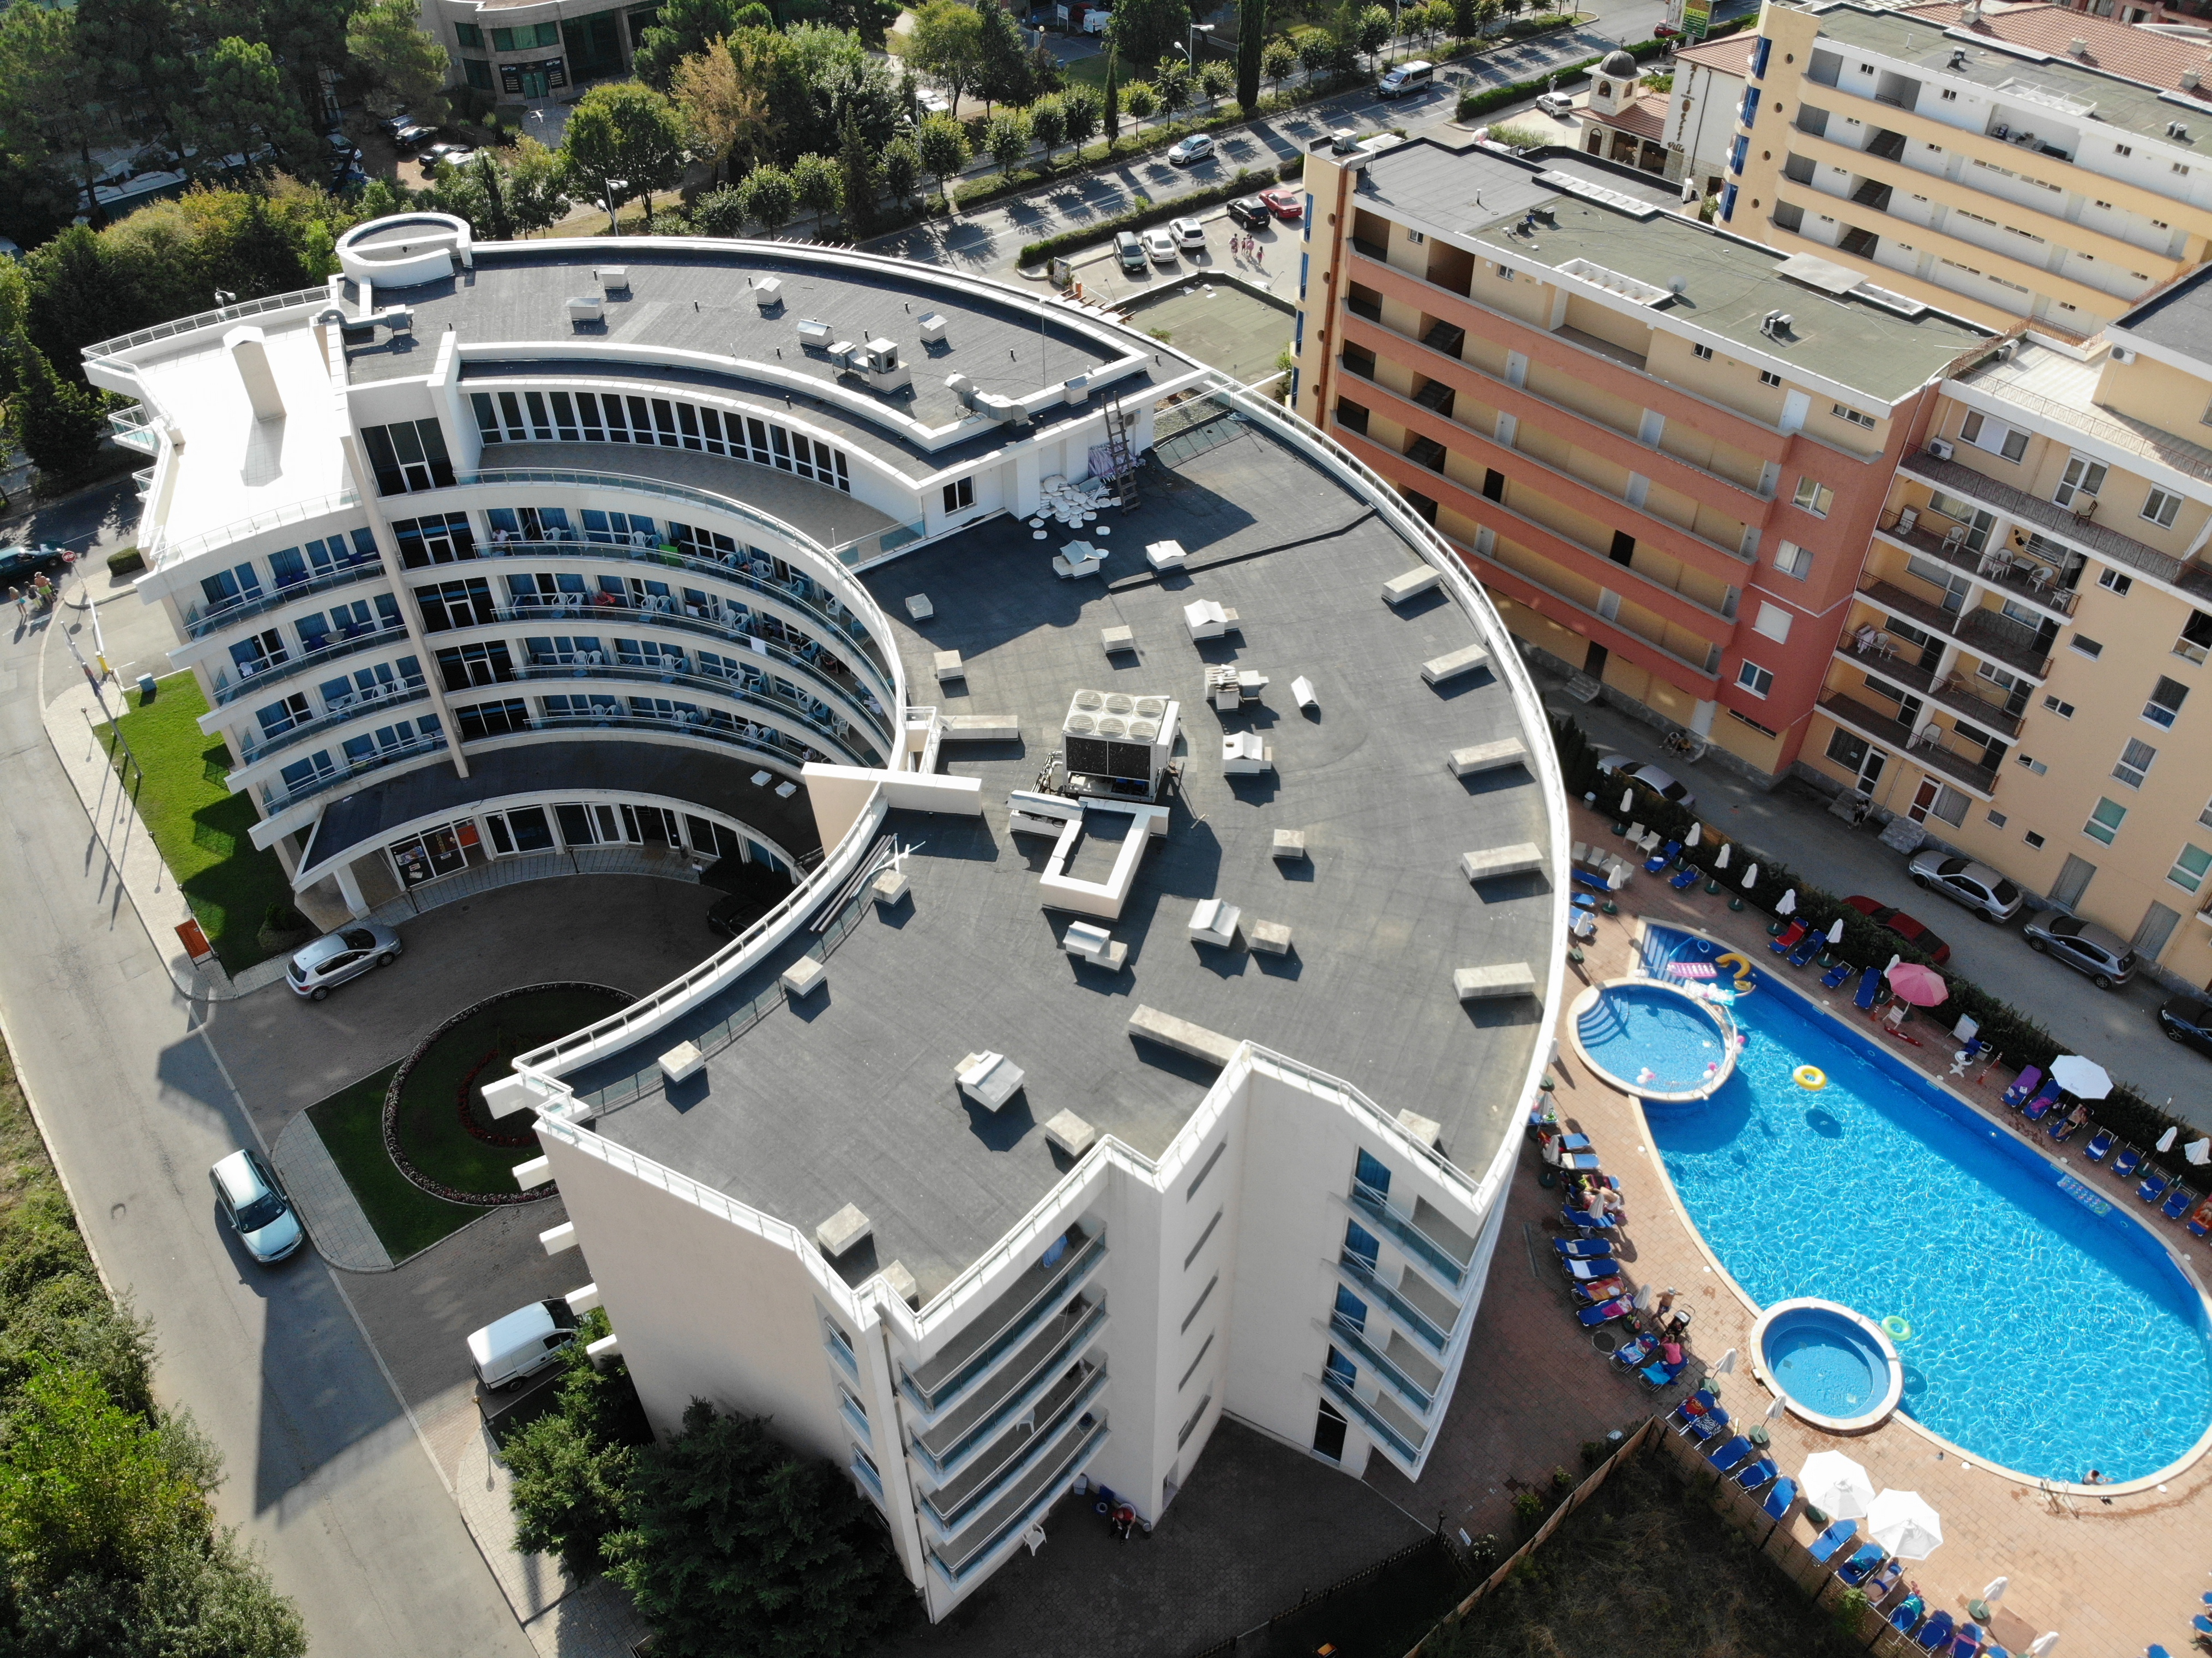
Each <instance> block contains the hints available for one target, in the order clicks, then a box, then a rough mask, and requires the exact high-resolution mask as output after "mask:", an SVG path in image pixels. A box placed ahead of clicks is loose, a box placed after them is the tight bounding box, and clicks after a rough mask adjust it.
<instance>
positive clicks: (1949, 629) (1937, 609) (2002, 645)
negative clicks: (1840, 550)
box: [1858, 576, 2051, 681]
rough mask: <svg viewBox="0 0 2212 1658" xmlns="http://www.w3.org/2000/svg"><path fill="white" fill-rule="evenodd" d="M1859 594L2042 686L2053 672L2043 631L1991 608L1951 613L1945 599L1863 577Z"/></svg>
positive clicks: (1907, 620)
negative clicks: (1944, 602) (1918, 593)
mask: <svg viewBox="0 0 2212 1658" xmlns="http://www.w3.org/2000/svg"><path fill="white" fill-rule="evenodd" d="M1858 591H1859V597H1860V598H1863V599H1864V600H1866V601H1867V602H1868V603H1869V604H1873V605H1875V606H1877V607H1879V608H1880V609H1881V610H1886V611H1887V612H1888V613H1889V614H1891V615H1893V616H1899V617H1901V618H1903V619H1904V620H1905V621H1906V622H1908V623H1911V624H1912V625H1913V626H1914V627H1916V628H1919V629H1925V630H1926V631H1928V632H1929V633H1932V634H1939V635H1942V636H1943V637H1944V638H1946V639H1949V640H1952V641H1954V642H1956V643H1957V644H1959V645H1961V646H1963V647H1966V649H1967V650H1969V651H1971V652H1972V653H1974V654H1975V655H1976V656H1979V657H1983V658H1985V659H1988V660H1990V661H1992V662H1996V663H2001V664H2002V665H2004V666H2005V667H2007V668H2008V669H2010V670H2011V671H2014V672H2015V673H2017V674H2021V675H2024V676H2026V677H2027V678H2030V679H2033V680H2038V681H2040V680H2042V679H2043V678H2045V677H2046V676H2048V675H2049V673H2050V672H2051V657H2050V654H2049V653H2048V652H2046V651H2045V649H2044V644H2045V641H2044V639H2043V637H2042V635H2040V634H2039V631H2038V630H2037V629H2033V628H2031V627H2029V626H2028V625H2027V623H2023V622H2016V621H2015V620H2014V619H2013V618H2012V617H2010V616H2006V615H2005V614H2003V612H2002V611H2000V610H1995V609H1993V608H1991V607H1990V606H1988V605H1978V606H1966V605H1962V606H1961V607H1960V609H1958V610H1950V609H1948V608H1946V606H1945V605H1944V604H1942V601H1941V600H1940V599H1929V598H1921V597H1920V596H1919V595H1917V594H1916V593H1911V592H1906V591H1905V589H1904V588H1903V587H1901V586H1899V585H1898V584H1897V583H1896V582H1893V581H1887V580H1882V579H1881V577H1879V576H1871V577H1863V578H1862V579H1861V580H1860V582H1859V589H1858Z"/></svg>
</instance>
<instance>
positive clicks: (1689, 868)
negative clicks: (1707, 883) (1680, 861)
mask: <svg viewBox="0 0 2212 1658" xmlns="http://www.w3.org/2000/svg"><path fill="white" fill-rule="evenodd" d="M1704 873H1705V871H1703V870H1701V869H1699V867H1698V866H1697V865H1695V864H1685V865H1682V867H1681V868H1680V869H1678V870H1676V871H1675V872H1674V878H1673V879H1671V880H1669V881H1668V883H1667V884H1668V886H1670V887H1672V888H1674V890H1675V891H1677V892H1686V891H1688V890H1690V889H1691V888H1692V887H1693V886H1695V885H1697V884H1698V877H1699V876H1700V875H1703V874H1704Z"/></svg>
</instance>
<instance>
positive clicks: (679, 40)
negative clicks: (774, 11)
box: [635, 0, 744, 92]
mask: <svg viewBox="0 0 2212 1658" xmlns="http://www.w3.org/2000/svg"><path fill="white" fill-rule="evenodd" d="M740 27H744V22H743V20H741V19H740V18H739V17H738V6H737V3H736V0H662V4H661V8H660V9H659V11H658V12H657V13H655V14H654V15H653V23H652V25H651V27H648V28H647V30H646V31H645V33H644V34H643V35H642V36H641V37H640V39H639V40H638V44H637V56H636V59H635V66H636V69H637V78H638V79H639V80H641V81H642V82H645V83H646V85H647V86H649V87H653V88H657V89H659V91H662V92H667V91H670V90H671V89H672V88H673V85H674V82H675V77H676V66H677V65H678V64H680V63H682V62H683V61H684V59H685V58H690V57H695V56H696V55H697V54H698V53H700V52H704V51H706V50H707V48H708V46H710V45H712V44H713V43H714V41H717V40H720V39H723V38H724V37H725V36H727V35H731V34H734V33H737V31H738V29H739V28H740Z"/></svg>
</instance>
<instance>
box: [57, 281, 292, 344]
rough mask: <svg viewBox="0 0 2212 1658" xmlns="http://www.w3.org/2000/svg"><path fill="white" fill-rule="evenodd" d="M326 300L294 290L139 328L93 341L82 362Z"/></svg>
mask: <svg viewBox="0 0 2212 1658" xmlns="http://www.w3.org/2000/svg"><path fill="white" fill-rule="evenodd" d="M330 297H331V291H330V289H329V288H294V289H293V290H292V291H291V292H290V293H289V294H271V295H268V296H267V297H266V298H264V299H258V300H247V301H244V302H242V303H240V304H238V305H227V306H225V307H222V309H221V310H220V311H203V312H201V313H199V314H198V315H197V316H191V317H179V319H177V320H175V321H174V322H165V323H161V324H160V325H157V326H155V327H153V328H142V329H140V330H139V331H137V333H135V334H118V335H117V336H116V337H114V338H113V339H111V340H96V341H94V343H92V344H90V345H88V346H85V347H84V348H83V355H84V360H85V361H87V362H92V361H95V360H97V359H99V358H100V357H112V356H113V355H115V354H116V353H117V352H118V351H128V350H130V349H131V348H132V347H134V346H140V345H151V344H152V343H154V342H155V340H167V339H173V338H175V337H177V336H178V335H179V334H189V333H191V332H192V331H194V330H196V329H201V328H212V327H214V326H216V325H217V324H218V323H227V322H238V321H240V320H241V319H244V318H246V317H265V316H267V315H268V314H269V313H270V312H272V311H289V310H291V309H292V308H293V307H295V306H303V305H313V304H315V303H317V302H318V301H326V300H328V299H329V298H330Z"/></svg>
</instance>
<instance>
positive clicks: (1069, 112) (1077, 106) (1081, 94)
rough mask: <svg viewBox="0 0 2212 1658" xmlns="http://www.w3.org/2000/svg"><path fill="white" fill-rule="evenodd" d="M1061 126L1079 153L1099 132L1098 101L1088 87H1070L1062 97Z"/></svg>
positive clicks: (1068, 140) (1069, 141)
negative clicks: (1064, 127)
mask: <svg viewBox="0 0 2212 1658" xmlns="http://www.w3.org/2000/svg"><path fill="white" fill-rule="evenodd" d="M1060 122H1061V125H1064V126H1066V129H1067V142H1068V143H1071V144H1073V146H1074V147H1075V149H1077V151H1078V152H1080V151H1081V150H1082V149H1083V147H1084V145H1085V144H1087V143H1090V142H1091V138H1092V137H1094V136H1096V134H1097V131H1098V100H1097V98H1096V97H1095V96H1094V95H1093V94H1091V89H1090V88H1088V87H1070V88H1068V89H1067V90H1066V92H1063V93H1062V94H1060Z"/></svg>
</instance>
